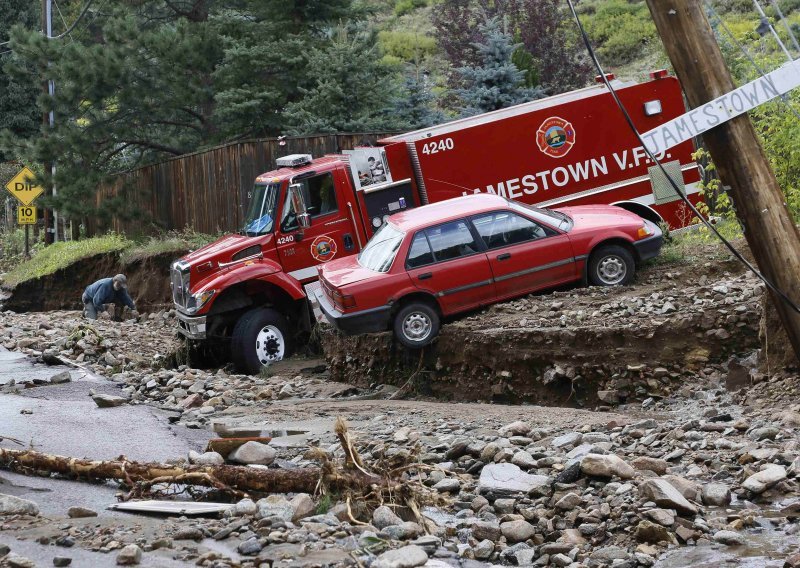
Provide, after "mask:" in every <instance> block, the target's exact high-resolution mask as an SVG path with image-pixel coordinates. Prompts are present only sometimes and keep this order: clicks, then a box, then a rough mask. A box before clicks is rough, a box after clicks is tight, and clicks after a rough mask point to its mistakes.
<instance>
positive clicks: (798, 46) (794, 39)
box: [769, 0, 800, 52]
mask: <svg viewBox="0 0 800 568" xmlns="http://www.w3.org/2000/svg"><path fill="white" fill-rule="evenodd" d="M769 1H770V4H772V7H773V8H774V9H775V12H777V13H778V17H779V18H780V19H781V22H783V25H784V27H785V28H786V31H787V32H789V37H790V38H792V43H793V44H794V48H795V49H796V50H797V51H798V52H800V44H798V43H797V37H795V35H794V32H793V31H792V26H790V25H789V22H787V21H786V17H785V16H784V15H783V12H781V7H780V6H778V3H777V2H776V1H775V0H769Z"/></svg>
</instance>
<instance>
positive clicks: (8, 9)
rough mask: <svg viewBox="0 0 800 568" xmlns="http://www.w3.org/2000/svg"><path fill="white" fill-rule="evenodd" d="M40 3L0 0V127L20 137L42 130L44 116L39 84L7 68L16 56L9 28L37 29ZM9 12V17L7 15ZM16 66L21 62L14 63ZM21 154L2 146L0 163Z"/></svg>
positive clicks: (21, 0) (23, 0)
mask: <svg viewBox="0 0 800 568" xmlns="http://www.w3.org/2000/svg"><path fill="white" fill-rule="evenodd" d="M37 8H38V5H37V4H36V3H35V2H34V1H32V0H0V14H3V17H2V18H0V43H2V44H5V45H0V130H3V129H6V130H8V132H9V133H10V134H11V135H12V136H15V137H17V138H22V139H27V138H29V137H31V136H34V135H35V134H36V133H37V132H38V131H39V125H40V123H41V117H42V115H41V114H40V113H39V109H38V107H37V106H36V98H37V97H38V96H39V93H40V90H39V85H40V83H38V82H37V83H33V84H27V83H21V82H20V81H19V80H17V79H15V78H14V77H13V76H11V75H10V74H9V73H8V72H6V71H5V70H4V68H5V67H6V65H8V64H10V63H11V61H12V60H14V59H15V58H16V55H15V53H14V51H13V49H12V48H11V45H10V44H8V43H6V42H7V41H9V39H10V31H11V30H10V28H11V25H12V24H17V25H19V26H22V27H24V28H25V29H27V30H35V29H36V28H37V27H38V23H39V19H38V17H39V13H38V9H37ZM6 15H10V17H6ZM15 63H16V64H17V65H19V64H21V62H20V61H18V60H17V61H16V62H15ZM16 157H18V156H16V155H14V154H13V153H10V152H3V151H2V149H0V162H3V161H5V160H10V159H13V158H16Z"/></svg>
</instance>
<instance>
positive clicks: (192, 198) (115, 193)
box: [89, 133, 389, 234]
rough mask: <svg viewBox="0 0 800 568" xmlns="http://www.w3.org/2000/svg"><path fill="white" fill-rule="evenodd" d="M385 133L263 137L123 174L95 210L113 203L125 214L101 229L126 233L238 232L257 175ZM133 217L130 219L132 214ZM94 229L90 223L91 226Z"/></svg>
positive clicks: (105, 191) (107, 188) (372, 140)
mask: <svg viewBox="0 0 800 568" xmlns="http://www.w3.org/2000/svg"><path fill="white" fill-rule="evenodd" d="M388 135H389V134H379V133H365V134H330V135H319V136H308V137H296V138H283V139H277V138H264V139H257V140H245V141H242V142H236V143H232V144H226V145H224V146H218V147H216V148H211V149H209V150H204V151H202V152H195V153H193V154H185V155H183V156H178V157H175V158H171V159H169V160H166V161H164V162H159V163H157V164H152V165H149V166H144V167H142V168H138V169H136V170H132V171H130V172H125V173H124V174H121V175H120V176H119V177H118V178H117V179H116V181H115V182H114V183H113V184H111V185H108V186H105V187H101V188H100V190H99V191H98V196H97V199H98V205H99V204H100V202H102V201H106V200H112V199H114V198H117V200H118V201H121V202H122V205H123V206H124V207H123V209H124V211H125V212H126V214H124V215H123V214H120V215H116V216H114V217H113V219H112V221H111V225H110V226H106V227H103V226H90V227H89V232H90V233H94V232H96V231H98V230H103V229H105V228H112V229H114V230H116V231H122V232H126V233H128V234H152V233H155V232H158V231H168V230H173V229H178V230H180V229H185V228H188V229H192V230H194V231H196V232H200V233H211V234H214V233H220V232H229V231H235V230H238V229H240V228H241V226H242V221H243V215H244V210H245V208H246V207H247V199H246V198H247V192H248V191H249V190H250V189H252V186H253V182H254V181H255V179H256V177H258V175H259V174H262V173H264V172H267V171H269V170H272V169H274V168H275V160H276V158H279V157H280V156H284V155H286V154H312V155H313V156H314V157H319V156H322V155H323V154H330V153H337V152H341V151H342V150H351V149H353V148H354V147H355V146H364V145H369V144H374V143H375V142H376V141H377V140H379V139H380V138H383V137H385V136H388ZM131 213H133V215H132V216H131V215H130V214H131ZM92 225H94V223H92Z"/></svg>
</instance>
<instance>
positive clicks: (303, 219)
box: [289, 183, 311, 229]
mask: <svg viewBox="0 0 800 568" xmlns="http://www.w3.org/2000/svg"><path fill="white" fill-rule="evenodd" d="M289 193H290V194H291V197H292V208H293V209H294V212H295V215H297V225H298V226H299V227H300V228H301V229H308V228H309V227H310V226H311V216H310V215H309V214H308V211H307V209H306V200H305V197H304V196H303V185H302V184H300V183H294V184H292V185H290V186H289Z"/></svg>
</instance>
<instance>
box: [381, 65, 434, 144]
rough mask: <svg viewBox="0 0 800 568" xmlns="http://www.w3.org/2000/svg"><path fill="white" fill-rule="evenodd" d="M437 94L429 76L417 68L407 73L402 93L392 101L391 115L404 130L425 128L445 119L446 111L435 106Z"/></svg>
mask: <svg viewBox="0 0 800 568" xmlns="http://www.w3.org/2000/svg"><path fill="white" fill-rule="evenodd" d="M435 102H436V96H435V95H434V94H433V91H432V90H431V86H430V84H429V78H428V76H427V75H426V74H422V76H420V73H419V71H418V70H416V69H410V70H409V71H408V72H407V73H406V79H405V84H404V86H403V89H402V90H401V91H400V95H399V96H398V97H397V98H395V100H394V101H393V103H392V110H391V116H392V117H393V118H394V119H395V120H396V121H397V126H398V127H399V128H402V129H404V130H411V129H417V128H425V127H426V126H433V125H434V124H438V123H440V122H443V121H444V120H445V116H444V113H443V112H442V111H441V110H439V109H437V108H436V106H435Z"/></svg>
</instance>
